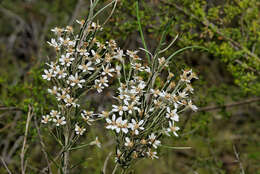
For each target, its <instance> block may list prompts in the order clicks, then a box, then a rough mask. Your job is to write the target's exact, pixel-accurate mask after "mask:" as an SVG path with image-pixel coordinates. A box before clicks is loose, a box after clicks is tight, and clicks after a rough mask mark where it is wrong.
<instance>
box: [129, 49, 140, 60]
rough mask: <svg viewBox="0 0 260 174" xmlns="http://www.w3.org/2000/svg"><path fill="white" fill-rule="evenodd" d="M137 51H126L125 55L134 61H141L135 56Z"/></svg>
mask: <svg viewBox="0 0 260 174" xmlns="http://www.w3.org/2000/svg"><path fill="white" fill-rule="evenodd" d="M137 53H138V51H130V50H126V54H127V55H128V56H129V57H131V58H132V59H134V60H141V59H140V57H139V56H138V55H137Z"/></svg>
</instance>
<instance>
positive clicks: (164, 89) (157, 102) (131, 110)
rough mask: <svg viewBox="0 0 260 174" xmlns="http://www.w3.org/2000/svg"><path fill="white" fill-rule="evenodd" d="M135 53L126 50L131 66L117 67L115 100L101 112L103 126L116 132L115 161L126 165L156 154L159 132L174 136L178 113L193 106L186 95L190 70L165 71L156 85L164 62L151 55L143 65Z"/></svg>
mask: <svg viewBox="0 0 260 174" xmlns="http://www.w3.org/2000/svg"><path fill="white" fill-rule="evenodd" d="M137 53H138V52H137V51H129V50H128V51H127V52H126V55H127V57H128V58H129V61H130V65H131V67H130V69H126V68H124V67H123V68H119V70H118V72H117V75H118V79H119V87H118V92H117V95H116V96H114V98H115V100H116V103H117V104H115V105H112V109H111V111H110V112H107V114H106V115H104V117H105V118H106V129H110V130H112V131H114V132H115V134H116V140H117V141H116V142H117V150H116V162H118V163H119V164H120V165H121V166H122V167H128V166H129V165H130V164H131V162H132V159H137V158H144V157H148V158H151V159H154V158H158V156H157V152H156V149H157V147H158V146H160V145H161V141H160V138H161V136H162V135H163V134H166V135H168V136H170V135H175V136H178V130H179V129H180V128H179V127H178V126H177V125H176V124H177V122H178V121H179V114H180V113H181V112H183V111H184V110H186V109H188V108H190V109H192V110H193V111H196V110H197V107H196V106H195V105H193V104H192V101H191V99H190V97H189V96H190V94H192V93H193V88H192V86H191V81H192V79H197V76H196V74H195V73H194V72H192V70H183V72H182V74H181V75H180V76H179V77H175V76H174V74H173V73H171V72H169V75H168V78H167V80H166V81H165V82H164V84H163V85H161V86H160V85H157V84H156V83H155V80H156V79H157V78H160V77H159V74H160V73H161V71H163V69H165V68H167V63H168V62H167V61H166V60H165V59H164V58H158V57H157V58H156V56H155V57H153V63H152V64H151V66H144V65H143V64H144V62H143V61H142V59H141V58H140V57H139V56H138V55H137ZM121 55H123V56H125V58H121V59H120V60H121V62H122V66H124V63H125V59H126V58H127V57H126V55H124V54H123V53H122V54H121ZM156 65H157V66H156ZM176 80H177V83H176V82H175V81H176ZM176 84H177V85H176ZM101 115H102V114H101Z"/></svg>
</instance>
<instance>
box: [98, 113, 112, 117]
mask: <svg viewBox="0 0 260 174" xmlns="http://www.w3.org/2000/svg"><path fill="white" fill-rule="evenodd" d="M109 115H110V112H108V111H102V112H101V113H100V114H99V115H98V117H100V118H108V117H109Z"/></svg>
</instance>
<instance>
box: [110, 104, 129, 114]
mask: <svg viewBox="0 0 260 174" xmlns="http://www.w3.org/2000/svg"><path fill="white" fill-rule="evenodd" d="M112 107H113V109H112V112H118V113H119V115H120V116H122V115H123V113H124V111H126V110H127V107H126V106H122V105H120V106H117V105H112Z"/></svg>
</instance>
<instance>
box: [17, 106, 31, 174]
mask: <svg viewBox="0 0 260 174" xmlns="http://www.w3.org/2000/svg"><path fill="white" fill-rule="evenodd" d="M32 116H33V108H32V107H31V106H30V105H29V111H28V115H27V120H26V126H25V133H24V139H23V147H22V151H21V154H20V157H21V171H22V174H25V171H26V166H27V161H26V160H25V159H24V156H25V153H26V147H25V146H26V142H27V136H28V131H29V124H30V121H31V118H32Z"/></svg>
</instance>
